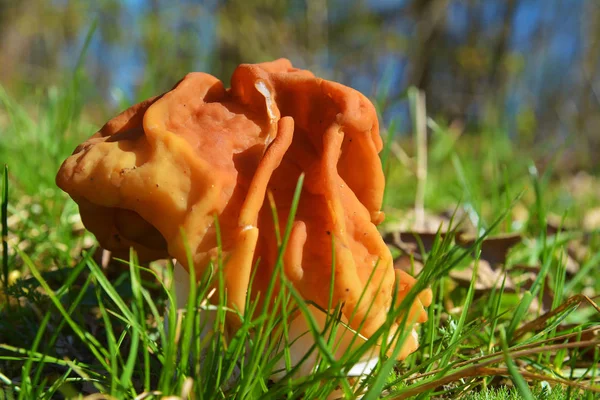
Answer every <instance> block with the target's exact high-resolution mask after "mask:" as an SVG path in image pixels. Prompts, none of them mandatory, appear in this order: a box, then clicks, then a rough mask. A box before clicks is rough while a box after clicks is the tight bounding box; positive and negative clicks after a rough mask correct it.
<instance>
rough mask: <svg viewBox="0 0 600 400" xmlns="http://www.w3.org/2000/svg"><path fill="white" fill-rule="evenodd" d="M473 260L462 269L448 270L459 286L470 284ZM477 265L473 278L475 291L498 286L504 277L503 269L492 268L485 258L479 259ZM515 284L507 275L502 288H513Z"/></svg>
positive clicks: (473, 268) (473, 265)
mask: <svg viewBox="0 0 600 400" xmlns="http://www.w3.org/2000/svg"><path fill="white" fill-rule="evenodd" d="M476 262H477V261H473V262H472V263H471V264H470V265H469V266H468V267H467V268H464V269H453V270H451V271H450V274H449V275H450V277H451V278H452V279H454V280H455V281H456V282H457V283H458V284H459V286H463V287H468V286H469V285H470V284H471V279H472V277H473V273H474V271H475V263H476ZM478 263H479V265H478V267H477V278H476V280H475V290H476V291H480V292H481V291H489V290H491V289H493V288H500V287H501V286H502V281H503V279H504V274H505V273H504V271H503V270H502V269H500V268H496V269H494V268H492V267H491V265H490V263H489V262H488V261H486V260H479V261H478ZM514 288H515V285H514V284H513V282H512V279H511V278H510V277H509V276H507V277H506V282H505V283H504V289H505V290H507V291H509V290H514Z"/></svg>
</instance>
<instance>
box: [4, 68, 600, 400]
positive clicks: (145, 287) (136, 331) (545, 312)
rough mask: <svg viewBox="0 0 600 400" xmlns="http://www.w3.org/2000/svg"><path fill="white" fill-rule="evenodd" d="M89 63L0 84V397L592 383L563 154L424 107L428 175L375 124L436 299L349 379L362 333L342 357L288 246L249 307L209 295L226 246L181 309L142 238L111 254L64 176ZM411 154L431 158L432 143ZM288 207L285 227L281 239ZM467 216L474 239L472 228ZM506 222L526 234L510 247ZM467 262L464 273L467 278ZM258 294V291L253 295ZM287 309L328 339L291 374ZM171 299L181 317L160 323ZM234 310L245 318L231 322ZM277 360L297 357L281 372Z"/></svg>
mask: <svg viewBox="0 0 600 400" xmlns="http://www.w3.org/2000/svg"><path fill="white" fill-rule="evenodd" d="M80 79H82V78H81V77H78V73H77V72H76V73H75V77H74V78H73V79H71V80H69V84H68V85H65V87H64V88H62V89H58V88H51V89H50V90H48V91H47V92H46V93H39V94H33V95H32V96H31V97H30V98H29V99H28V103H27V105H26V106H24V105H20V104H19V102H17V101H16V100H15V99H14V98H12V97H11V96H10V95H9V94H7V93H6V92H5V91H3V90H2V89H1V88H0V104H1V106H0V129H1V130H0V135H2V136H0V160H2V163H5V165H7V169H5V170H4V175H3V181H2V193H3V195H2V208H1V209H2V216H1V217H2V218H1V220H2V227H3V231H2V232H3V234H2V242H3V252H2V284H3V285H2V294H1V295H0V296H1V297H0V399H5V398H6V399H12V398H15V399H32V398H36V399H50V398H82V397H85V396H88V395H89V396H90V397H89V398H90V399H91V398H92V397H91V394H92V393H96V392H100V393H104V394H105V395H106V396H111V397H109V398H119V399H120V398H131V399H134V398H136V399H142V398H143V399H152V398H161V397H162V396H167V395H172V396H179V397H181V398H197V399H218V398H239V399H254V398H260V399H264V398H269V399H271V398H272V399H279V398H289V399H292V398H315V399H321V398H326V396H327V395H328V394H330V393H331V392H333V391H334V390H339V391H340V393H342V394H343V395H345V397H347V398H350V397H352V393H355V392H361V393H363V394H364V397H363V398H364V399H377V398H388V399H403V398H409V397H415V398H429V397H435V398H463V399H512V398H515V399H516V398H519V399H521V398H526V399H527V398H540V399H567V398H585V399H592V398H594V397H595V396H596V395H597V393H598V392H600V383H599V379H600V378H599V374H600V371H599V361H600V347H599V345H600V338H599V336H598V331H599V329H600V309H599V308H598V307H597V305H596V302H597V300H595V296H597V294H598V293H600V290H599V289H600V281H598V280H596V279H594V278H593V277H594V275H595V273H596V272H598V262H599V261H600V256H599V254H600V235H599V232H597V231H585V232H584V231H583V230H582V229H580V228H578V226H580V223H581V221H582V220H583V219H584V218H585V215H586V208H585V207H577V199H578V198H585V199H588V198H589V195H588V194H587V193H584V194H581V196H579V197H578V194H575V193H573V194H572V197H573V198H571V199H568V200H566V201H565V193H564V191H561V190H560V184H561V183H560V181H558V180H556V179H554V175H555V172H556V168H558V166H555V169H554V170H552V169H546V170H545V171H541V172H540V171H538V170H537V169H536V168H535V167H534V164H533V161H534V160H532V158H531V157H530V156H529V155H528V154H527V153H524V152H523V149H520V148H518V146H515V144H514V143H511V142H510V141H509V140H508V138H507V137H506V135H504V134H503V133H502V132H501V131H498V130H492V129H490V130H489V131H485V132H481V133H479V135H477V136H469V135H462V136H461V135H459V134H458V133H457V132H456V130H455V129H454V128H453V127H452V126H445V125H443V124H441V123H436V122H434V121H432V120H429V121H427V123H428V125H429V128H430V130H431V132H432V134H431V136H430V138H429V143H427V147H426V149H425V150H426V152H427V156H428V162H427V165H426V167H427V171H426V172H427V173H426V174H425V175H423V174H422V173H420V174H417V173H416V170H415V166H417V165H420V166H421V167H422V166H423V163H419V160H416V158H417V157H416V156H415V157H413V158H411V156H410V153H411V151H410V149H411V148H412V145H411V144H410V142H406V141H404V142H401V145H400V146H396V145H394V146H392V144H391V143H392V142H391V141H390V139H391V138H393V137H394V135H393V128H392V127H390V131H392V134H388V133H389V132H382V135H383V136H384V137H387V138H388V140H387V143H386V147H385V149H384V151H383V152H382V155H383V160H382V161H383V164H384V170H385V171H386V174H387V188H386V212H387V215H388V218H387V220H386V223H385V225H384V227H383V229H384V230H385V231H386V232H388V233H389V232H398V231H400V232H401V233H402V234H405V233H407V232H413V231H418V232H419V233H420V235H419V236H418V238H417V240H416V241H415V242H416V245H415V246H414V248H413V250H407V248H405V247H402V248H401V251H399V250H398V249H397V248H394V251H395V252H396V253H397V255H398V257H400V258H401V257H404V258H405V260H406V259H408V260H409V262H408V267H407V268H409V269H410V268H417V267H419V266H422V271H421V273H420V285H421V286H424V285H429V286H430V287H431V288H432V290H433V294H434V302H433V304H432V305H431V306H430V307H429V308H428V315H429V320H428V322H426V323H425V324H423V325H422V326H421V327H420V338H421V339H420V349H419V351H417V352H416V353H415V354H413V355H411V356H410V357H409V358H408V359H407V360H405V361H404V362H402V363H398V362H396V361H395V360H394V359H393V358H390V357H387V354H390V353H392V354H393V353H394V352H395V351H396V352H397V351H398V350H399V348H393V346H392V348H386V347H387V346H383V347H384V348H383V349H382V351H381V356H382V357H381V361H380V363H379V364H378V365H377V367H376V368H375V370H374V371H373V372H372V373H371V374H370V375H369V376H367V377H365V378H364V380H353V379H348V378H347V377H346V372H347V371H348V369H349V368H350V367H351V366H352V365H353V364H355V363H356V361H357V360H358V359H359V358H360V357H361V356H362V355H363V354H364V352H365V351H366V350H367V346H366V345H363V346H359V347H358V349H357V350H356V351H353V352H349V353H348V354H346V355H344V357H342V359H340V360H336V359H335V357H334V356H333V354H334V352H335V346H336V343H335V342H334V341H333V340H332V339H331V338H332V337H334V336H335V332H336V331H337V330H338V329H342V326H341V323H340V321H339V307H338V308H336V307H335V305H333V304H332V306H331V307H330V310H331V313H330V315H329V316H328V318H327V321H326V323H325V327H323V328H322V327H320V326H319V324H318V323H317V322H316V321H315V320H314V319H313V318H312V317H311V313H310V311H309V306H310V304H307V303H306V302H304V301H303V300H302V298H301V297H300V295H299V294H298V293H297V292H296V291H295V290H294V288H293V287H292V286H291V285H290V284H289V282H288V281H287V280H286V279H285V277H284V276H283V275H282V273H281V270H282V261H281V259H282V257H280V258H279V262H278V266H277V269H278V271H279V273H276V274H275V275H274V276H273V278H272V282H271V285H270V286H269V291H268V292H267V293H261V294H260V296H264V297H266V298H268V299H270V301H269V302H267V303H269V304H272V307H271V308H270V309H269V308H264V309H262V310H260V311H259V312H257V313H255V314H254V315H255V317H252V318H250V317H248V315H251V314H252V313H246V314H245V315H240V314H239V313H237V312H236V310H231V309H227V308H226V307H225V306H224V304H225V303H226V301H225V300H226V299H225V298H223V296H222V293H223V292H222V291H220V293H221V294H220V298H219V299H218V301H217V302H216V305H213V304H211V303H209V302H208V301H207V298H208V297H209V296H210V295H211V291H210V288H211V287H214V286H220V285H222V284H223V277H222V275H221V274H220V273H219V271H222V270H221V269H220V268H219V267H220V266H221V264H220V263H221V262H222V260H221V259H219V260H218V261H217V262H216V264H215V265H213V266H212V268H209V269H208V270H209V271H211V274H208V275H207V276H203V277H198V278H199V279H198V281H199V283H198V285H190V288H189V289H190V293H191V295H190V300H189V302H188V304H187V305H186V307H185V309H184V310H177V309H176V307H175V304H176V301H175V297H176V295H177V293H176V292H175V290H174V287H173V285H171V282H172V280H173V279H172V269H171V268H170V266H169V265H165V264H161V263H154V264H152V265H140V264H139V263H138V262H137V260H136V257H135V254H133V253H132V254H131V257H130V259H129V260H122V261H121V262H119V261H115V262H112V263H109V264H108V265H102V262H101V260H100V258H99V257H98V255H99V253H98V249H97V247H96V245H95V243H94V240H93V238H92V237H91V236H90V235H89V234H88V233H86V232H85V230H84V229H83V227H82V225H81V221H80V219H79V218H78V213H77V207H76V205H75V204H74V203H73V202H72V201H71V200H70V199H68V198H67V196H66V195H64V194H63V193H62V192H60V191H59V190H57V189H56V188H55V186H54V175H55V173H56V171H57V169H58V166H59V164H60V162H61V161H62V160H63V159H64V158H65V157H66V156H68V155H69V154H70V153H71V151H72V150H73V148H74V147H75V145H76V144H77V143H79V142H80V141H81V140H82V139H83V138H84V137H86V136H88V135H89V134H91V133H92V132H93V131H94V130H95V128H94V127H93V126H92V124H90V123H88V122H87V121H86V118H85V113H82V109H81V107H80V106H79V104H80V102H81V100H82V99H81V98H80V96H81V94H80V90H79V88H80ZM414 95H415V94H414V92H412V94H411V96H414ZM413 103H414V104H417V103H418V102H416V101H415V102H413ZM34 104H35V105H34ZM416 111H417V112H421V113H422V114H424V111H425V110H423V109H420V110H416ZM7 138H8V139H7ZM422 139H423V138H420V140H421V141H420V143H421V144H422V143H423V141H422ZM404 150H406V152H404V153H403V151H404ZM416 153H417V154H418V157H423V149H422V148H421V149H420V150H418V151H417V152H416ZM301 186H302V182H299V184H298V190H297V192H296V197H295V202H297V201H299V196H301V190H300V189H301ZM417 187H420V189H419V190H423V192H422V193H420V194H418V195H417V197H420V196H422V197H423V199H422V201H423V202H424V205H425V206H426V208H427V209H428V210H430V212H429V213H428V214H427V215H426V216H425V220H424V221H422V222H421V223H420V226H415V225H414V224H411V221H412V220H413V218H414V214H413V213H412V210H413V207H414V199H415V194H416V192H417V191H418V190H417ZM557 193H558V194H560V198H558V195H557ZM419 201H420V200H419ZM586 202H587V200H586ZM565 204H566V205H568V206H569V208H565V207H564V205H565ZM586 204H587V203H586ZM273 211H274V216H276V210H273ZM556 219H557V220H558V221H559V222H558V225H557V224H556V223H555V222H553V221H554V220H556ZM290 222H291V220H290V221H288V224H287V228H286V230H285V231H284V232H281V233H280V235H281V248H282V249H283V248H285V244H286V242H287V238H288V237H289V234H290V228H291V225H290ZM440 222H441V223H443V229H442V228H440ZM432 226H433V228H432ZM438 228H440V229H438ZM462 231H465V232H467V233H470V234H473V235H474V237H475V239H474V240H472V241H471V242H469V244H467V245H465V243H464V241H463V240H461V237H460V236H459V233H460V232H462ZM499 234H504V235H507V234H510V235H515V234H518V235H520V239H518V241H517V243H516V244H515V245H514V246H512V248H511V250H510V251H509V252H508V254H505V252H504V250H503V247H502V246H503V243H504V242H503V240H504V239H501V238H498V235H499ZM386 237H387V236H386ZM427 237H430V238H431V240H430V241H429V242H427V240H426V238H427ZM390 245H391V246H392V244H390ZM392 247H393V246H392ZM574 249H575V250H574ZM575 253H577V255H576V256H575V255H574V254H575ZM567 256H568V257H567ZM575 258H576V260H573V259H575ZM569 262H570V264H569ZM573 263H575V265H574V266H573V265H571V264H573ZM486 265H488V266H486ZM461 271H462V272H465V271H466V273H467V277H468V278H467V279H466V280H465V279H462V280H461V279H459V278H457V276H458V275H457V274H458V273H460V272H461ZM490 271H491V272H490ZM492 272H494V273H496V275H494V276H493V277H492V278H493V279H492V278H490V274H491V273H492ZM486 278H487V279H486ZM276 285H277V286H280V287H281V288H282V289H281V290H280V291H278V292H276V291H275V290H274V287H275V286H276ZM413 297H414V293H412V295H411V296H409V298H408V299H407V300H406V301H405V302H403V303H402V304H401V305H400V306H399V307H398V308H397V309H394V310H391V311H390V318H389V321H388V323H387V324H384V326H383V327H382V328H381V329H380V330H379V331H378V332H377V334H376V335H374V338H372V339H371V342H373V341H375V340H376V339H377V337H387V335H388V334H389V333H390V332H389V325H390V324H389V322H390V321H391V320H392V319H393V318H395V317H397V316H398V315H400V314H401V313H402V311H403V310H404V308H405V307H406V304H408V303H409V302H410V301H411V298H413ZM249 298H250V297H249ZM257 306H258V303H257V302H252V301H250V300H248V304H247V305H246V309H247V310H255V309H256V307H257ZM294 310H296V311H299V312H302V313H304V314H305V315H306V316H307V318H308V321H309V332H308V333H307V334H309V335H312V336H313V341H314V345H313V346H312V348H310V349H307V350H310V351H311V352H313V353H314V354H317V355H318V357H317V362H316V365H315V367H314V373H313V374H312V375H310V376H307V377H301V378H298V377H295V376H293V372H294V370H293V369H292V368H291V361H290V357H291V356H290V349H289V346H290V343H289V332H288V327H287V325H286V324H284V323H282V321H284V320H286V316H287V315H289V313H290V312H292V311H294ZM166 311H168V313H169V315H171V316H177V317H176V318H175V317H173V318H169V319H168V323H167V324H164V323H163V319H164V315H165V312H166ZM209 314H210V315H213V316H214V319H213V321H211V322H210V326H208V325H207V324H209V322H208V321H209V319H208V318H207V315H209ZM228 315H229V316H231V315H234V316H235V317H236V318H238V320H239V326H238V327H237V329H236V330H235V331H234V332H228V325H227V323H226V319H227V318H228ZM202 331H209V334H207V335H200V334H199V332H202ZM403 334H406V333H403ZM265 355H271V356H272V357H265ZM277 359H282V360H284V362H285V365H286V366H287V369H288V372H287V374H286V375H285V376H284V377H283V378H282V379H280V380H279V381H277V382H273V381H272V380H270V379H269V377H270V376H271V375H272V373H273V372H275V371H274V368H275V360H277Z"/></svg>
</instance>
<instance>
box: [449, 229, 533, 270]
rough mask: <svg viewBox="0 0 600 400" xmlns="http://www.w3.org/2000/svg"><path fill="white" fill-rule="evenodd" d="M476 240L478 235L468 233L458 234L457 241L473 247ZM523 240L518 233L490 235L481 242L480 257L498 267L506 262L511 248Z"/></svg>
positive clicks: (462, 244) (464, 245) (461, 244)
mask: <svg viewBox="0 0 600 400" xmlns="http://www.w3.org/2000/svg"><path fill="white" fill-rule="evenodd" d="M476 240H477V238H476V237H474V236H467V235H466V234H459V235H457V236H456V243H457V244H458V245H460V246H463V247H471V246H472V245H473V244H474V243H475V241H476ZM522 240H523V238H522V237H521V234H518V233H506V234H500V235H495V236H489V237H487V238H486V239H485V240H484V241H483V242H482V243H481V256H480V258H481V259H482V260H486V261H487V262H489V264H490V266H492V267H496V266H497V265H498V264H504V263H505V262H506V256H507V255H508V252H509V250H510V249H511V248H512V247H514V246H515V245H517V244H519V243H521V241H522Z"/></svg>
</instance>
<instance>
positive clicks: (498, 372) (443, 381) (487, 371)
mask: <svg viewBox="0 0 600 400" xmlns="http://www.w3.org/2000/svg"><path fill="white" fill-rule="evenodd" d="M519 373H520V374H521V375H522V376H523V377H524V378H527V379H529V380H540V381H548V382H552V383H556V384H560V385H565V386H571V387H576V388H578V389H583V390H590V391H593V392H596V393H600V387H598V386H592V385H584V384H582V383H579V382H576V381H568V380H565V379H558V378H553V377H550V376H546V375H541V374H536V373H533V372H529V371H522V370H521V371H519ZM480 376H510V372H509V371H508V368H489V367H481V366H478V365H475V366H473V367H471V368H468V369H465V370H462V371H458V372H455V373H453V374H449V375H446V376H444V377H443V378H440V379H436V380H435V381H432V382H427V383H425V384H423V385H420V386H418V387H415V388H411V389H408V390H406V391H405V392H403V393H401V394H399V395H397V396H395V397H390V398H389V399H390V400H402V399H407V398H409V397H412V396H415V395H417V394H419V393H423V392H425V391H427V390H431V389H435V388H436V387H439V386H442V385H447V384H449V383H452V382H455V381H458V380H460V379H464V378H473V377H480Z"/></svg>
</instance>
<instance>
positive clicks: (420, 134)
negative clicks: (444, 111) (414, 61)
mask: <svg viewBox="0 0 600 400" xmlns="http://www.w3.org/2000/svg"><path fill="white" fill-rule="evenodd" d="M409 96H410V100H411V101H410V103H411V111H412V119H413V129H414V132H415V140H416V145H417V171H416V172H417V174H416V175H417V192H416V194H415V227H416V228H417V229H422V228H423V226H424V224H425V187H426V184H427V111H426V108H425V93H424V92H423V91H421V90H419V89H416V88H412V89H411V90H410V92H409Z"/></svg>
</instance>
